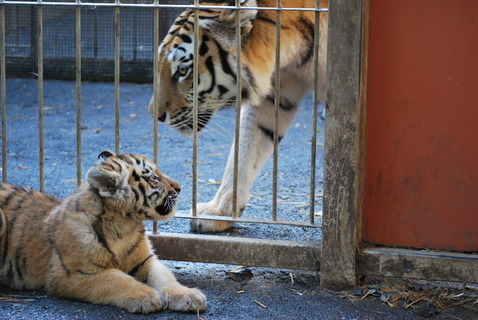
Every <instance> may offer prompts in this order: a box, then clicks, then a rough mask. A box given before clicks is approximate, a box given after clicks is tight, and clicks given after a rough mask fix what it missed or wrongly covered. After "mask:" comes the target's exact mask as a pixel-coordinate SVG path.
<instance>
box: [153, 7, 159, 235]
mask: <svg viewBox="0 0 478 320" xmlns="http://www.w3.org/2000/svg"><path fill="white" fill-rule="evenodd" d="M154 3H155V4H158V0H154ZM153 19H154V22H153V25H154V30H153V37H154V39H153V43H154V45H153V50H154V58H153V70H154V72H153V160H154V163H156V164H159V150H158V149H159V147H158V144H159V137H158V135H159V127H158V104H159V92H158V85H159V78H158V74H159V70H158V62H159V61H158V59H159V54H158V47H159V8H154V17H153ZM156 233H158V221H156V220H155V221H153V234H156Z"/></svg>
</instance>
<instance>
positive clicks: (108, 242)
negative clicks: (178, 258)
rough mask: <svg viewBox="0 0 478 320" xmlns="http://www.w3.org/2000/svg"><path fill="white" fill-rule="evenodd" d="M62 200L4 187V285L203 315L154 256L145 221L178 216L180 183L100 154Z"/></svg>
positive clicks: (197, 295) (146, 166) (0, 233)
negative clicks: (92, 165)
mask: <svg viewBox="0 0 478 320" xmlns="http://www.w3.org/2000/svg"><path fill="white" fill-rule="evenodd" d="M87 180H88V182H86V183H84V184H82V185H81V186H80V188H79V189H78V191H77V192H76V193H74V194H73V195H71V196H70V197H68V198H67V199H66V200H64V201H60V200H59V199H56V198H54V197H52V196H49V195H47V194H45V193H42V192H38V191H34V190H31V189H29V188H24V187H19V186H14V185H10V184H6V183H0V285H7V286H10V287H12V288H16V289H46V290H47V292H48V293H50V294H53V295H56V296H60V297H67V298H74V299H78V300H83V301H90V302H93V303H101V304H109V305H114V306H118V307H121V308H124V309H126V310H128V311H130V312H135V313H150V312H153V311H156V310H160V309H162V308H169V309H172V310H180V311H196V310H203V309H204V308H205V307H206V297H205V296H204V294H203V293H202V292H201V291H199V290H197V289H191V288H187V287H185V286H183V285H181V284H179V283H178V281H177V280H176V279H175V277H174V275H173V273H172V272H171V271H170V270H169V269H168V268H167V267H166V266H164V265H163V264H162V263H161V262H160V261H159V260H158V258H157V257H156V255H155V254H154V252H153V251H152V248H151V244H150V243H149V240H148V238H147V236H146V234H145V229H144V226H143V223H142V221H143V220H151V219H155V220H164V219H170V218H171V217H172V216H173V215H174V211H175V204H176V198H177V196H178V192H179V191H180V186H179V184H178V183H177V182H176V181H174V180H173V179H171V178H169V177H167V176H166V175H164V174H162V173H161V172H160V171H159V170H158V169H157V168H156V166H155V165H154V163H153V162H152V161H150V160H148V159H146V158H143V157H142V156H139V155H133V154H124V155H115V154H113V153H112V152H110V151H104V152H102V153H100V155H99V157H98V163H97V165H96V166H94V167H92V168H90V170H89V171H88V173H87Z"/></svg>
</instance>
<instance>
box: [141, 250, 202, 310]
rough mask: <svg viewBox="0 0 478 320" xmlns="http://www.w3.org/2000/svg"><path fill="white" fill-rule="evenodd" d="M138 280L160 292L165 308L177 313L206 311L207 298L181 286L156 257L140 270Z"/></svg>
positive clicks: (192, 289)
mask: <svg viewBox="0 0 478 320" xmlns="http://www.w3.org/2000/svg"><path fill="white" fill-rule="evenodd" d="M136 278H137V279H138V280H140V281H144V280H146V281H147V284H148V285H149V286H150V287H152V288H155V289H156V290H158V292H159V295H160V297H161V301H162V303H163V307H164V308H167V309H170V310H175V311H203V310H204V309H206V296H205V295H204V294H203V293H202V292H201V291H200V290H198V289H196V288H188V287H186V286H183V285H182V284H180V283H179V282H178V281H177V280H176V278H175V276H174V274H173V273H172V272H171V270H169V269H168V267H166V266H165V265H164V264H163V263H161V262H160V261H159V260H158V258H156V256H154V255H153V256H150V258H149V259H148V260H147V261H146V262H145V263H144V264H143V266H142V267H141V268H140V270H138V273H137V274H136Z"/></svg>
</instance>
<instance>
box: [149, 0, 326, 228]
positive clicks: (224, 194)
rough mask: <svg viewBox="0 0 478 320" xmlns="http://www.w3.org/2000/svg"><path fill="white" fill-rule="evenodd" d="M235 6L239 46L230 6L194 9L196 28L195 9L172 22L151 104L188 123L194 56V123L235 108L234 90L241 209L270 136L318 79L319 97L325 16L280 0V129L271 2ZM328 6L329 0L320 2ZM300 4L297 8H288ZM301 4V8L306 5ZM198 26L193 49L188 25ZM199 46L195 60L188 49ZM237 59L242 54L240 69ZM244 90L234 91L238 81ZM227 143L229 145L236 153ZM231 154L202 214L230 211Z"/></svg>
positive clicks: (203, 224) (210, 0)
mask: <svg viewBox="0 0 478 320" xmlns="http://www.w3.org/2000/svg"><path fill="white" fill-rule="evenodd" d="M236 3H237V2H236V0H201V1H200V4H201V5H204V6H213V5H214V6H217V5H220V6H235V5H236ZM239 3H240V5H241V6H242V7H248V9H247V10H246V9H244V10H239V11H238V12H239V19H240V28H241V30H240V31H241V44H239V45H238V44H237V42H236V38H235V35H236V30H235V27H236V10H233V9H230V8H220V9H218V8H211V7H209V8H203V9H198V12H199V14H198V17H197V18H198V19H197V21H198V25H197V26H195V21H196V19H195V16H194V15H195V11H194V9H188V10H185V11H184V12H183V13H181V14H180V15H179V17H178V18H177V19H176V20H175V21H174V23H173V25H172V26H171V28H170V30H169V32H168V35H167V36H166V37H165V38H164V40H163V42H162V43H161V46H160V47H159V49H158V52H159V55H158V56H159V59H158V69H157V75H158V79H159V82H158V86H157V88H156V91H157V92H158V96H159V99H158V100H157V103H154V102H155V101H154V99H152V100H151V103H150V112H151V114H153V115H155V116H157V120H158V121H162V122H164V123H166V124H168V125H170V126H171V127H173V128H175V129H177V130H178V131H180V132H181V133H183V134H191V133H192V132H193V127H194V112H193V110H194V104H195V103H194V99H193V98H194V90H193V88H194V86H193V75H194V72H193V64H194V58H196V61H197V70H198V84H197V100H198V105H199V107H198V122H197V129H198V131H199V130H202V129H203V128H204V127H205V126H206V125H207V123H208V122H209V120H210V118H211V117H212V115H213V114H214V113H215V112H216V111H218V110H220V109H223V108H226V107H230V106H235V105H236V101H237V95H238V94H240V96H241V101H242V106H241V123H240V125H241V129H240V139H239V146H238V147H239V166H238V175H237V176H238V183H237V185H238V186H240V187H239V188H238V190H237V202H238V203H237V206H236V207H237V208H239V210H240V211H241V213H242V209H244V208H245V207H246V204H247V200H248V198H249V190H250V187H251V185H252V183H253V182H254V179H255V178H256V176H257V174H258V173H259V171H260V169H261V168H262V166H263V165H264V163H265V162H266V160H267V159H268V158H269V156H270V155H271V154H272V151H273V149H274V139H275V136H277V137H278V139H279V140H280V139H281V138H282V137H284V135H285V134H286V132H287V130H288V128H289V127H290V125H291V124H292V122H293V121H294V117H295V114H296V113H297V110H298V108H299V104H300V102H301V100H302V98H303V97H304V95H305V94H307V93H308V92H309V91H310V89H311V88H312V85H313V83H314V77H315V75H317V76H318V80H319V81H318V93H319V96H320V100H321V101H324V96H325V81H324V80H325V67H326V51H327V50H326V48H327V24H328V15H327V13H321V14H320V19H319V22H318V25H316V13H315V12H313V10H312V9H313V8H315V6H316V0H287V1H282V5H283V7H284V8H287V9H290V10H285V11H283V12H282V13H281V28H280V29H281V32H280V85H279V86H280V97H277V100H278V104H279V126H278V128H277V132H275V131H276V122H275V112H276V110H275V101H276V97H275V96H274V95H275V92H276V90H275V87H276V83H275V72H276V71H275V67H276V42H277V41H276V29H277V26H276V22H277V16H276V15H277V14H276V11H274V10H262V9H261V8H266V7H269V8H270V7H276V6H277V2H276V0H241V1H240V2H239ZM320 7H321V8H327V7H328V0H320ZM297 8H298V9H301V10H298V11H295V10H293V9H297ZM304 9H306V10H304ZM195 27H197V30H198V43H197V46H195V43H194V42H195V41H196V40H195V37H194V29H195ZM316 29H319V30H320V32H319V34H318V39H319V44H320V45H319V52H318V53H319V54H318V63H317V64H315V63H314V37H315V30H316ZM195 47H197V48H198V55H197V57H195V56H194V55H195V50H194V48H195ZM238 56H240V57H241V59H240V61H241V65H240V70H241V72H240V74H239V72H238V60H239V59H238ZM239 82H240V83H241V85H242V87H241V88H242V90H241V92H239V93H238V90H237V87H236V86H237V84H238V83H239ZM234 149H235V148H234V146H232V148H231V150H234ZM233 168H234V157H233V152H231V153H230V155H229V158H228V161H227V165H226V169H225V172H224V177H223V178H222V183H221V186H220V187H219V190H218V191H217V193H216V195H215V197H214V198H213V199H212V200H211V201H210V202H208V203H199V204H198V206H197V212H198V213H199V214H206V215H221V216H234V212H233V205H232V199H233V189H234V188H233V181H234V175H233V172H234V169H233ZM230 226H231V224H230V223H229V222H225V221H208V220H191V228H192V229H193V230H196V231H200V232H215V231H223V230H225V229H226V228H228V227H230Z"/></svg>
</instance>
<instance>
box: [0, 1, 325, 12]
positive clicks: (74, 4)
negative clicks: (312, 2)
mask: <svg viewBox="0 0 478 320" xmlns="http://www.w3.org/2000/svg"><path fill="white" fill-rule="evenodd" d="M1 5H38V6H70V7H89V8H91V7H110V8H115V7H131V8H172V9H174V8H177V9H228V10H269V11H312V12H328V11H329V9H322V8H320V9H316V8H275V7H240V8H238V7H231V6H201V5H199V6H195V5H186V4H154V3H96V2H91V3H85V2H81V3H77V2H48V1H45V2H36V1H3V2H0V6H1Z"/></svg>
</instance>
